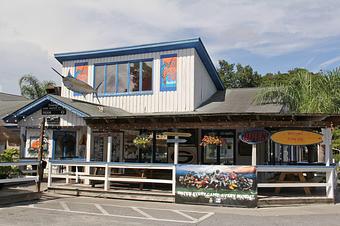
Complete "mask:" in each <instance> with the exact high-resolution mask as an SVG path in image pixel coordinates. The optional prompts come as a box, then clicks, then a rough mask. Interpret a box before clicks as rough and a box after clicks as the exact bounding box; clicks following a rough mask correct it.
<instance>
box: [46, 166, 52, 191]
mask: <svg viewBox="0 0 340 226" xmlns="http://www.w3.org/2000/svg"><path fill="white" fill-rule="evenodd" d="M51 186H52V164H51V162H50V161H48V178H47V187H48V188H49V187H51Z"/></svg>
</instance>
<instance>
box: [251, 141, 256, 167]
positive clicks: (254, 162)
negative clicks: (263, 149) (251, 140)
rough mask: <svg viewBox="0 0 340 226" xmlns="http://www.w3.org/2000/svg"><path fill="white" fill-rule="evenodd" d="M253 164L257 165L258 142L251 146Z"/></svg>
mask: <svg viewBox="0 0 340 226" xmlns="http://www.w3.org/2000/svg"><path fill="white" fill-rule="evenodd" d="M251 165H252V166H256V144H253V145H252V146H251Z"/></svg>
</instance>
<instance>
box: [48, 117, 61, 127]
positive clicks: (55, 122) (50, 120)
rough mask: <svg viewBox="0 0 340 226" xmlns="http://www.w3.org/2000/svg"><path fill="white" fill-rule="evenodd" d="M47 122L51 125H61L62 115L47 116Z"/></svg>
mask: <svg viewBox="0 0 340 226" xmlns="http://www.w3.org/2000/svg"><path fill="white" fill-rule="evenodd" d="M46 122H47V124H49V125H59V124H60V117H53V116H51V117H47V118H46Z"/></svg>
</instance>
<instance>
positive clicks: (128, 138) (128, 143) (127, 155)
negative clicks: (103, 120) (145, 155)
mask: <svg viewBox="0 0 340 226" xmlns="http://www.w3.org/2000/svg"><path fill="white" fill-rule="evenodd" d="M138 135H139V131H136V130H126V131H124V159H125V161H126V162H138V161H139V155H138V154H139V153H138V148H137V147H136V145H135V144H134V143H133V139H135V138H136V136H138Z"/></svg>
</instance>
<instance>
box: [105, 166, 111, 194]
mask: <svg viewBox="0 0 340 226" xmlns="http://www.w3.org/2000/svg"><path fill="white" fill-rule="evenodd" d="M109 171H110V168H109V164H108V163H106V164H105V180H104V190H105V191H108V190H109V189H110V181H109V176H110V175H109Z"/></svg>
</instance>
